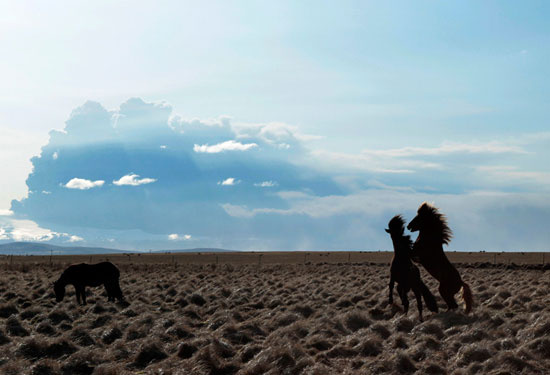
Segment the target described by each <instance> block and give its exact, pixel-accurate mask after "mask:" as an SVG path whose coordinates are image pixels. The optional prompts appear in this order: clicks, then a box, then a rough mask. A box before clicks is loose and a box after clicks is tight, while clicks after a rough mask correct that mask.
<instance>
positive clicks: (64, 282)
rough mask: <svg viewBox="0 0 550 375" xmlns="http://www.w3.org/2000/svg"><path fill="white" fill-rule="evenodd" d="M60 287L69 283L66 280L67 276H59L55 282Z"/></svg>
mask: <svg viewBox="0 0 550 375" xmlns="http://www.w3.org/2000/svg"><path fill="white" fill-rule="evenodd" d="M56 282H57V283H58V284H59V285H61V286H66V285H67V284H68V283H69V282H68V280H67V276H66V275H65V274H64V273H63V274H61V277H59V279H58V280H57V281H56Z"/></svg>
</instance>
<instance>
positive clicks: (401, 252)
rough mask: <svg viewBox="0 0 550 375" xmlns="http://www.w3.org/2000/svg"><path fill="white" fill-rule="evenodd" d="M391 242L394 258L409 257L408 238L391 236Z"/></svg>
mask: <svg viewBox="0 0 550 375" xmlns="http://www.w3.org/2000/svg"><path fill="white" fill-rule="evenodd" d="M392 242H393V258H394V259H403V258H409V256H410V254H409V252H410V250H411V248H410V243H409V238H407V237H404V236H402V237H395V238H394V237H392Z"/></svg>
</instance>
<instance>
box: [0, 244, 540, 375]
mask: <svg viewBox="0 0 550 375" xmlns="http://www.w3.org/2000/svg"><path fill="white" fill-rule="evenodd" d="M262 254H263V255H262ZM448 255H449V257H450V259H451V260H452V261H453V262H455V263H457V264H459V267H458V269H459V272H460V273H461V275H462V277H463V279H464V280H465V281H466V282H467V283H468V284H469V285H470V286H471V288H472V291H473V293H474V298H475V305H474V309H473V312H472V313H470V314H468V315H465V314H464V313H463V312H462V311H454V312H447V311H446V307H445V305H444V303H443V302H442V300H441V298H440V297H439V295H438V293H437V284H436V282H435V281H434V280H433V279H432V278H431V277H430V276H429V275H427V274H426V273H425V272H423V279H424V281H425V282H426V284H427V285H428V286H429V288H430V289H431V290H432V292H433V293H434V294H435V295H436V297H437V300H438V304H439V307H440V312H439V313H430V312H428V311H426V309H425V310H424V318H425V320H424V322H420V321H419V319H418V312H417V308H416V303H415V301H414V300H413V296H412V293H411V294H410V302H411V305H410V310H409V313H408V314H407V315H404V314H403V311H402V309H401V307H400V302H399V298H398V296H397V293H396V292H395V291H394V300H395V301H396V303H399V304H398V305H388V303H387V299H388V286H387V284H388V281H389V266H388V264H387V262H389V259H390V257H391V255H390V254H389V253H383V252H372V253H366V252H363V253H347V252H335V253H313V252H312V253H245V254H236V255H235V254H233V253H221V254H200V255H199V254H177V255H173V254H160V255H149V254H143V255H141V256H137V255H130V256H125V255H120V256H118V257H113V256H110V255H109V256H93V257H92V262H97V261H100V260H105V259H106V258H109V260H110V261H112V262H113V263H115V264H116V265H117V266H118V267H119V268H120V271H121V280H120V284H121V287H122V290H123V292H124V296H125V299H126V301H127V302H126V303H118V302H117V303H113V302H107V296H106V294H105V292H104V290H103V288H101V287H98V288H87V291H88V305H86V306H78V305H77V304H76V299H75V295H74V289H73V287H72V286H69V287H67V295H66V296H65V299H64V300H63V301H62V302H61V303H56V302H55V298H54V295H53V288H52V285H51V283H52V282H53V281H55V280H56V279H57V278H58V277H59V275H60V274H61V272H62V271H63V269H64V268H65V267H66V265H68V264H69V263H75V262H79V261H89V260H90V259H89V256H86V257H53V258H52V259H50V258H49V257H13V258H12V259H10V257H5V258H3V259H0V271H1V275H2V276H1V278H0V372H1V373H2V374H136V373H141V374H377V373H387V374H395V373H417V374H478V373H487V374H502V375H503V374H518V373H524V374H544V373H547V372H548V370H547V369H549V368H550V294H549V293H548V290H549V289H550V272H549V270H546V268H548V267H543V266H542V254H541V253H535V254H534V255H532V254H530V253H525V254H521V253H514V254H507V253H504V254H502V253H497V254H496V255H495V254H493V253H475V254H468V253H460V254H459V253H452V252H451V253H449V254H448ZM506 256H508V257H509V258H506ZM29 258H33V259H29ZM546 260H550V256H546ZM493 263H494V264H493ZM529 265H531V266H529ZM457 297H459V296H458V295H457Z"/></svg>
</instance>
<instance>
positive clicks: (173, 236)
mask: <svg viewBox="0 0 550 375" xmlns="http://www.w3.org/2000/svg"><path fill="white" fill-rule="evenodd" d="M168 239H169V240H170V241H181V240H185V241H187V240H190V239H191V235H190V234H184V235H183V236H180V235H179V234H177V233H172V234H170V235H168Z"/></svg>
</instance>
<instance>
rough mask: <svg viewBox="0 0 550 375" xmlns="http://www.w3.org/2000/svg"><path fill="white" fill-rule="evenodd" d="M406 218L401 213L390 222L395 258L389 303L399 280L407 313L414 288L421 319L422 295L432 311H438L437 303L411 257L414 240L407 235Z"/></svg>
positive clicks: (400, 291) (398, 288)
mask: <svg viewBox="0 0 550 375" xmlns="http://www.w3.org/2000/svg"><path fill="white" fill-rule="evenodd" d="M404 231H405V220H403V217H401V215H396V216H394V217H393V218H392V219H391V220H390V222H389V223H388V229H386V232H388V233H389V234H390V235H391V239H392V242H393V259H392V261H391V268H390V285H389V287H390V297H389V303H390V304H392V303H393V284H394V282H397V292H398V293H399V297H401V302H402V303H403V308H404V309H405V314H406V313H407V312H408V311H409V299H408V297H407V293H408V292H409V290H411V289H412V291H413V293H414V296H415V297H416V303H417V305H418V315H419V317H420V321H422V320H423V318H422V297H424V301H425V302H426V306H427V307H428V309H429V310H430V311H433V312H437V311H438V308H437V303H436V301H435V297H434V295H433V294H432V293H431V292H430V290H429V289H428V287H427V286H426V284H424V283H423V282H422V279H421V278H420V271H419V270H418V267H417V266H415V265H414V264H413V262H412V261H411V258H410V252H411V249H412V245H413V243H412V241H411V238H410V237H409V236H405V235H404V234H403V233H404Z"/></svg>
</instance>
